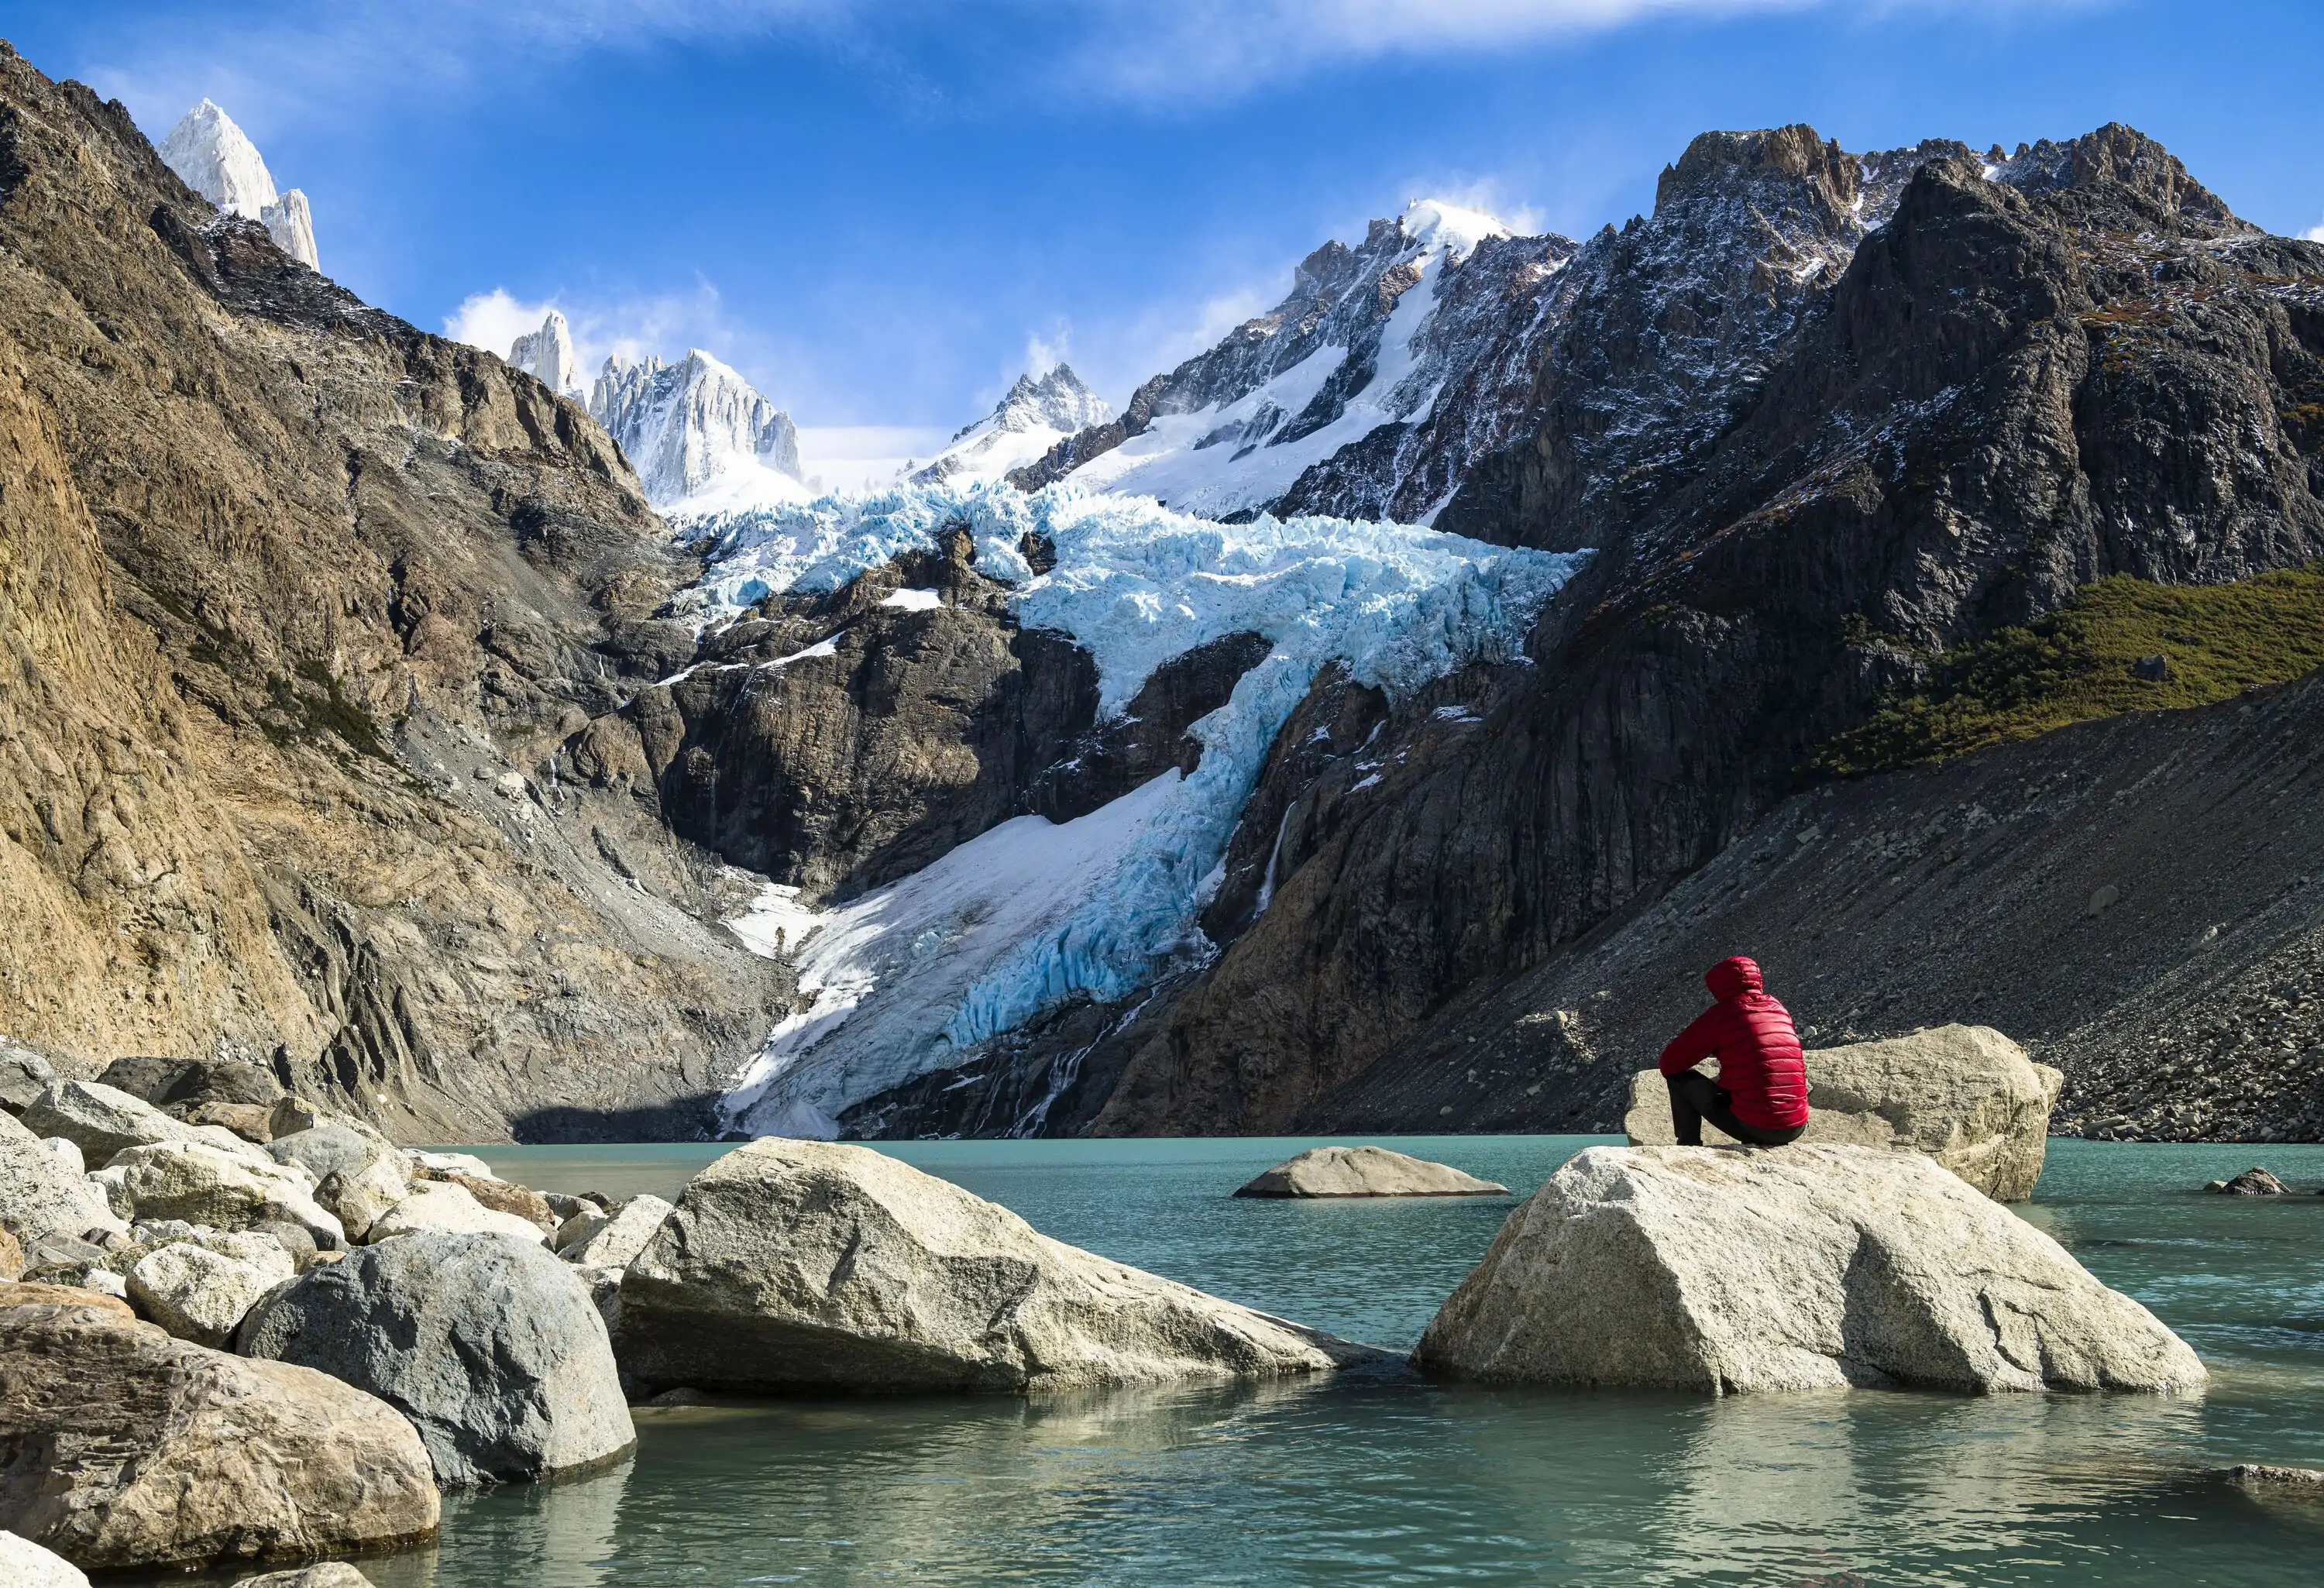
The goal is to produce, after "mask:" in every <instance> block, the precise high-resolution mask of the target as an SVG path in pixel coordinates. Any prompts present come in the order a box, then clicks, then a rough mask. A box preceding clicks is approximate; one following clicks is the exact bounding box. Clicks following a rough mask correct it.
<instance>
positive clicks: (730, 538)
mask: <svg viewBox="0 0 2324 1588" xmlns="http://www.w3.org/2000/svg"><path fill="white" fill-rule="evenodd" d="M952 524H962V525H965V526H966V527H967V529H968V530H969V532H970V533H971V535H972V536H973V540H974V544H975V548H976V566H977V568H979V569H980V570H981V571H982V572H983V573H985V574H986V575H988V576H990V577H993V578H996V579H999V580H1001V581H1002V582H1004V583H1007V584H1009V585H1011V586H1015V588H1016V590H1017V595H1016V609H1017V614H1018V618H1019V622H1021V623H1025V624H1026V625H1027V626H1028V627H1041V628H1049V629H1055V630H1059V631H1062V632H1065V633H1066V634H1069V635H1071V636H1072V637H1073V638H1074V640H1075V641H1076V642H1079V643H1081V644H1082V645H1083V646H1084V647H1085V648H1087V649H1088V651H1090V652H1091V654H1092V655H1093V657H1094V658H1095V660H1096V662H1097V668H1098V675H1099V687H1100V697H1101V704H1100V710H1101V713H1102V714H1103V715H1106V716H1113V715H1117V714H1119V713H1120V710H1121V709H1122V707H1123V706H1125V705H1126V704H1127V703H1128V701H1129V700H1130V698H1131V697H1133V696H1135V695H1136V693H1137V692H1138V689H1139V687H1140V686H1141V685H1142V684H1143V683H1144V682H1145V680H1146V679H1147V677H1148V675H1149V674H1151V673H1152V671H1153V670H1154V669H1155V668H1157V666H1159V665H1160V664H1161V663H1163V662H1165V661H1167V660H1169V659H1170V658H1172V657H1174V656H1177V655H1180V654H1182V653H1184V652H1185V651H1188V650H1191V649H1192V648H1194V647H1195V646H1197V645H1201V644H1203V643H1204V642H1207V641H1211V640H1214V639H1217V638H1219V637H1221V636H1222V635H1225V634H1230V633H1234V632H1241V631H1255V632H1259V633H1260V634H1263V635H1265V636H1266V637H1267V638H1268V640H1270V641H1271V642H1274V650H1273V651H1272V652H1270V654H1269V655H1268V658H1267V660H1264V661H1262V662H1260V663H1259V665H1258V666H1257V667H1255V668H1253V669H1251V670H1250V672H1248V673H1246V674H1245V675H1244V676H1243V678H1242V679H1241V680H1240V682H1239V683H1238V684H1237V685H1236V686H1235V688H1234V691H1233V694H1232V696H1231V697H1230V698H1229V700H1228V701H1227V703H1226V705H1224V706H1222V707H1220V708H1219V709H1218V710H1216V711H1214V712H1213V713H1211V714H1210V715H1209V716H1205V717H1203V718H1202V719H1201V720H1200V721H1199V722H1197V723H1195V724H1194V728H1193V732H1194V735H1195V736H1196V737H1197V738H1198V739H1199V740H1200V741H1201V742H1202V743H1203V758H1202V762H1201V764H1200V765H1199V766H1198V767H1197V768H1196V769H1195V771H1194V772H1193V774H1192V775H1190V776H1187V777H1185V778H1184V779H1181V778H1179V777H1177V776H1176V774H1171V775H1169V776H1168V777H1167V778H1166V779H1159V780H1156V782H1155V783H1151V784H1148V786H1147V787H1146V788H1144V789H1139V790H1138V791H1136V792H1135V793H1134V794H1132V795H1129V796H1125V797H1124V799H1121V800H1117V801H1116V802H1115V804H1114V805H1113V806H1109V807H1107V808H1104V809H1103V810H1100V811H1097V812H1093V813H1092V814H1091V815H1090V816H1089V817H1084V818H1082V819H1081V821H1080V822H1076V823H1069V824H1065V826H1052V825H1051V824H1049V823H1047V822H1046V821H1044V820H1043V819H1042V818H1040V817H1019V818H1017V819H1016V820H1014V821H1011V822H1009V823H1005V824H1003V826H1001V827H999V828H996V829H994V830H993V831H992V832H991V833H988V834H986V835H984V836H982V837H980V838H977V839H974V840H972V841H971V843H970V844H968V845H963V846H962V847H961V848H960V849H957V850H955V851H954V853H953V854H951V855H948V856H946V857H945V860H944V861H940V862H938V863H936V865H933V866H930V867H928V868H927V870H926V871H924V872H920V873H918V874H916V875H915V876H912V877H908V878H906V879H904V880H903V881H901V882H897V883H895V884H892V885H891V886H890V887H888V888H883V889H881V890H878V891H875V892H873V893H871V894H867V895H865V896H863V897H862V899H859V900H852V901H850V902H849V903H848V904H846V905H844V906H840V907H838V908H837V909H833V910H830V911H826V912H824V913H823V914H822V915H819V916H815V917H811V918H810V917H807V916H805V915H804V913H803V912H800V911H799V910H798V907H797V905H796V903H795V901H793V900H791V899H790V898H789V897H788V893H787V891H783V890H771V889H770V891H769V894H768V897H767V900H766V901H765V908H766V911H767V912H769V917H768V919H774V918H775V917H776V916H780V917H781V918H782V919H784V920H785V921H786V923H787V924H788V928H789V941H790V942H791V943H792V944H798V942H799V941H800V939H801V937H802V936H806V934H807V933H812V935H811V936H806V947H805V949H804V951H803V952H801V953H800V954H799V955H798V964H799V966H800V970H801V979H802V986H803V988H807V989H808V990H812V991H816V992H817V993H818V997H817V1001H816V1006H815V1007H813V1008H811V1009H810V1010H807V1011H802V1012H801V1013H800V1014H799V1015H797V1016H794V1017H793V1018H792V1019H791V1020H787V1021H786V1022H785V1023H784V1027H783V1028H782V1029H778V1031H777V1032H776V1033H775V1034H774V1036H773V1037H772V1038H771V1039H770V1041H769V1043H768V1046H767V1049H766V1051H765V1052H764V1053H763V1054H762V1055H761V1057H760V1058H759V1059H758V1061H757V1062H756V1063H754V1064H753V1065H752V1066H750V1068H749V1069H748V1070H747V1071H746V1072H745V1074H744V1075H743V1076H742V1077H741V1078H740V1079H739V1080H738V1082H737V1084H736V1085H735V1087H734V1089H733V1092H732V1093H731V1094H729V1097H728V1103H727V1107H728V1112H729V1114H730V1116H731V1117H733V1120H734V1121H735V1122H736V1123H737V1124H739V1125H740V1126H742V1128H745V1129H757V1130H769V1129H774V1130H780V1131H785V1132H786V1133H792V1134H825V1135H827V1134H829V1133H831V1131H832V1129H833V1127H834V1122H835V1118H836V1116H837V1115H838V1113H840V1112H841V1111H842V1110H844V1109H845V1108H847V1107H848V1106H851V1105H852V1104H853V1103H857V1102H860V1101H862V1100H863V1099H864V1098H866V1097H869V1096H871V1095H873V1094H876V1093H878V1092H880V1091H883V1090H885V1089H886V1088H888V1087H889V1086H892V1085H899V1084H900V1083H902V1082H903V1081H906V1080H908V1079H910V1078H911V1077H912V1076H917V1075H921V1074H925V1073H927V1072H929V1071H931V1070H937V1069H943V1068H947V1067H950V1066H954V1065H957V1064H959V1063H961V1062H962V1061H963V1059H964V1057H966V1051H967V1050H968V1049H970V1048H973V1046H974V1045H975V1044H977V1043H979V1042H982V1041H983V1040H984V1039H988V1038H991V1037H992V1036H994V1035H996V1034H998V1033H1001V1032H1003V1031H1007V1030H1010V1029H1014V1028H1016V1027H1018V1026H1020V1025H1022V1024H1024V1023H1025V1022H1026V1021H1028V1020H1031V1019H1032V1018H1033V1017H1035V1016H1036V1015H1037V1014H1039V1013H1040V1012H1041V1011H1044V1010H1046V1009H1047V1008H1049V1007H1051V1006H1053V1005H1055V1004H1056V1003H1057V1002H1060V1001H1061V1000H1063V999H1065V998H1066V997H1068V996H1070V995H1073V994H1074V993H1077V992H1078V993H1087V994H1090V995H1092V996H1093V997H1096V998H1098V999H1102V1000H1111V999H1116V998H1121V997H1125V996H1128V995H1129V994H1131V993H1133V992H1137V991H1138V990H1139V989H1140V988H1142V987H1144V986H1147V985H1148V984H1149V983H1152V982H1153V981H1154V980H1155V979H1156V978H1157V976H1158V975H1160V974H1163V973H1164V972H1165V971H1167V970H1168V969H1169V968H1171V967H1172V966H1174V965H1184V964H1187V963H1190V962H1194V961H1197V960H1199V959H1200V958H1202V957H1203V956H1206V955H1207V954H1208V953H1209V952H1210V946H1209V945H1208V944H1207V943H1206V942H1205V941H1204V940H1203V937H1202V934H1201V932H1200V929H1199V928H1198V927H1197V925H1196V917H1197V915H1198V913H1199V911H1200V909H1201V906H1202V903H1203V900H1204V899H1205V897H1206V893H1205V886H1206V882H1207V883H1208V884H1209V885H1211V886H1215V876H1214V873H1215V872H1217V871H1218V869H1219V867H1220V866H1221V864H1222V860H1223V857H1224V855H1225V853H1226V848H1227V844H1228V841H1229V840H1230V839H1231V837H1232V836H1233V833H1234V828H1235V824H1236V821H1237V819H1238V818H1239V817H1240V814H1241V811H1242V808H1243V805H1244V803H1245V802H1246V801H1247V800H1248V799H1249V798H1250V791H1251V789H1252V786H1253V784H1254V783H1255V782H1256V780H1257V779H1258V776H1259V770H1260V768H1261V766H1262V764H1263V763H1264V762H1265V760H1266V757H1267V752H1268V748H1269V746H1270V745H1271V744H1272V743H1274V740H1275V736H1276V734H1277V732H1278V731H1279V730H1280V729H1281V727H1282V725H1283V724H1284V722H1285V721H1286V719H1287V718H1288V717H1289V716H1290V714H1291V712H1292V710H1293V709H1294V708H1295V707H1296V706H1297V705H1298V703H1299V701H1300V700H1301V698H1302V697H1304V696H1305V694H1306V692H1307V689H1308V687H1309V686H1310V684H1312V683H1313V682H1314V679H1315V677H1316V675H1317V674H1318V673H1320V672H1321V671H1322V670H1323V669H1324V668H1325V667H1326V666H1328V665H1330V664H1331V663H1333V662H1335V661H1336V662H1339V663H1341V664H1342V665H1344V666H1345V667H1346V668H1347V669H1349V670H1350V671H1351V673H1352V674H1353V675H1354V677H1355V678H1356V679H1359V680H1360V681H1361V682H1363V683H1367V684H1371V685H1376V686H1378V687H1379V688H1382V689H1384V690H1385V691H1386V692H1387V693H1388V696H1389V697H1390V698H1391V699H1399V698H1402V697H1405V696H1406V695H1408V694H1409V693H1411V692H1412V691H1413V690H1415V689H1416V688H1419V687H1420V686H1421V685H1423V684H1425V683H1427V682H1428V681H1430V680H1431V679H1436V678H1439V677H1442V676H1443V675H1444V674H1446V673H1448V672H1450V671H1452V670H1453V669H1456V668H1459V667H1461V666H1463V665H1465V664H1467V663H1470V662H1472V661H1496V660H1508V659H1510V658H1513V657H1516V656H1518V655H1520V654H1522V650H1523V646H1524V642H1525V636H1526V632H1527V631H1528V630H1529V629H1530V628H1531V627H1532V624H1533V623H1534V620H1535V617H1536V616H1537V615H1538V614H1539V613H1540V611H1541V609H1542V607H1543V605H1545V603H1546V602H1547V601H1548V599H1549V598H1550V596H1551V595H1554V594H1555V592H1556V591H1557V589H1558V588H1559V587H1560V586H1563V584H1564V583H1565V581H1566V580H1567V579H1568V578H1570V577H1572V575H1573V573H1574V571H1575V570H1576V569H1577V568H1579V567H1580V565H1581V563H1582V560H1583V559H1585V558H1586V557H1587V556H1588V553H1586V552H1577V553H1570V554H1556V553H1549V552H1540V551H1530V550H1521V549H1511V548H1508V547H1501V546H1492V545H1488V544H1485V543H1483V542H1480V541H1475V540H1465V539H1462V537H1459V536H1456V535H1450V534H1444V533H1442V532H1440V531H1434V530H1428V529H1422V528H1418V527H1416V526H1412V525H1403V524H1383V523H1366V522H1351V521H1348V520H1344V519H1330V518H1295V519H1290V520H1287V521H1277V520H1275V519H1272V518H1268V517H1260V518H1259V519H1257V520H1255V521H1253V522H1250V523H1245V524H1224V523H1217V522H1211V521H1208V520H1204V519H1199V518H1194V517H1190V516H1187V515H1185V514H1183V513H1177V512H1171V511H1169V510H1168V509H1167V508H1164V507H1162V506H1160V505H1159V504H1157V503H1155V502H1153V501H1152V500H1150V499H1146V498H1132V497H1120V496H1111V495H1097V494H1087V493H1084V492H1083V491H1082V490H1080V489H1078V488H1076V487H1073V486H1051V487H1049V488H1048V489H1047V490H1044V491H1042V492H1039V493H1037V494H1034V495H1031V496H1027V495H1025V494H1021V493H1019V492H1018V491H1016V490H1014V489H1013V488H1011V487H1009V486H1007V485H972V486H967V487H957V486H929V487H910V488H899V489H895V490H890V491H886V492H881V493H876V494H866V495H856V496H845V497H826V498H824V499H822V500H820V501H817V502H815V503H804V504H798V505H789V504H786V505H780V506H776V507H771V508H767V509H761V510H757V511H753V512H745V513H738V514H733V515H729V516H726V517H723V518H720V519H715V520H706V521H701V522H696V523H694V524H692V525H690V526H688V527H689V529H690V530H691V531H692V532H694V533H696V534H697V535H698V534H704V533H708V534H711V535H713V536H715V538H716V542H717V546H716V550H715V553H714V556H713V559H712V566H711V568H710V570H709V572H708V574H707V576H706V577H705V578H704V580H703V581H702V582H701V584H700V585H698V586H696V589H695V590H694V591H692V592H691V593H690V594H689V595H688V597H687V604H689V605H691V607H692V609H693V615H694V616H695V618H696V621H697V622H698V623H701V624H702V625H703V626H705V627H709V626H713V625H715V624H716V623H720V622H722V621H725V620H727V619H731V618H732V617H733V616H734V615H736V614H738V613H739V612H740V611H741V610H742V608H744V607H747V606H748V605H751V604H752V602H755V601H757V600H759V599H760V598H761V597H762V596H763V595H766V594H767V593H769V592H770V591H778V590H799V591H807V592H814V591H823V590H830V589H835V588H836V587H838V586H842V585H844V584H845V583H846V582H847V581H848V580H849V579H852V578H853V577H855V576H856V575H857V574H859V573H862V572H863V571H865V570H867V569H869V568H876V567H879V566H881V565H882V564H884V563H886V562H887V561H889V560H890V559H891V558H893V557H895V556H896V555H898V554H899V553H900V552H905V551H909V550H916V549H932V548H933V547H934V545H935V542H936V534H937V532H938V531H939V530H941V529H943V528H945V526H948V525H952ZM1028 532H1031V533H1035V534H1038V535H1041V536H1044V537H1046V538H1047V540H1049V541H1050V542H1051V543H1052V544H1053V545H1054V546H1055V547H1056V557H1057V560H1056V566H1055V567H1053V568H1050V569H1049V570H1048V571H1047V572H1046V573H1044V574H1041V575H1039V576H1036V575H1034V573H1033V571H1032V569H1031V568H1030V567H1029V566H1028V564H1027V562H1026V560H1025V559H1024V558H1023V556H1022V555H1021V554H1020V552H1019V544H1020V541H1021V540H1022V538H1023V537H1024V536H1025V535H1026V534H1027V533H1028ZM1117 807H1119V808H1117ZM1045 835H1047V836H1045ZM808 920H812V921H814V922H816V923H818V924H819V926H820V929H816V927H812V926H806V925H805V924H804V923H805V922H807V921H808ZM738 929H742V931H743V932H744V934H745V936H746V937H748V936H749V935H750V933H751V929H752V928H750V926H749V924H748V923H747V922H745V923H739V924H738Z"/></svg>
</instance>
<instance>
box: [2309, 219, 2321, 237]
mask: <svg viewBox="0 0 2324 1588" xmlns="http://www.w3.org/2000/svg"><path fill="white" fill-rule="evenodd" d="M2308 240H2309V241H2310V242H2311V243H2324V220H2319V221H2318V222H2317V223H2316V224H2315V225H2314V226H2310V227H2309V228H2308Z"/></svg>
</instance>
